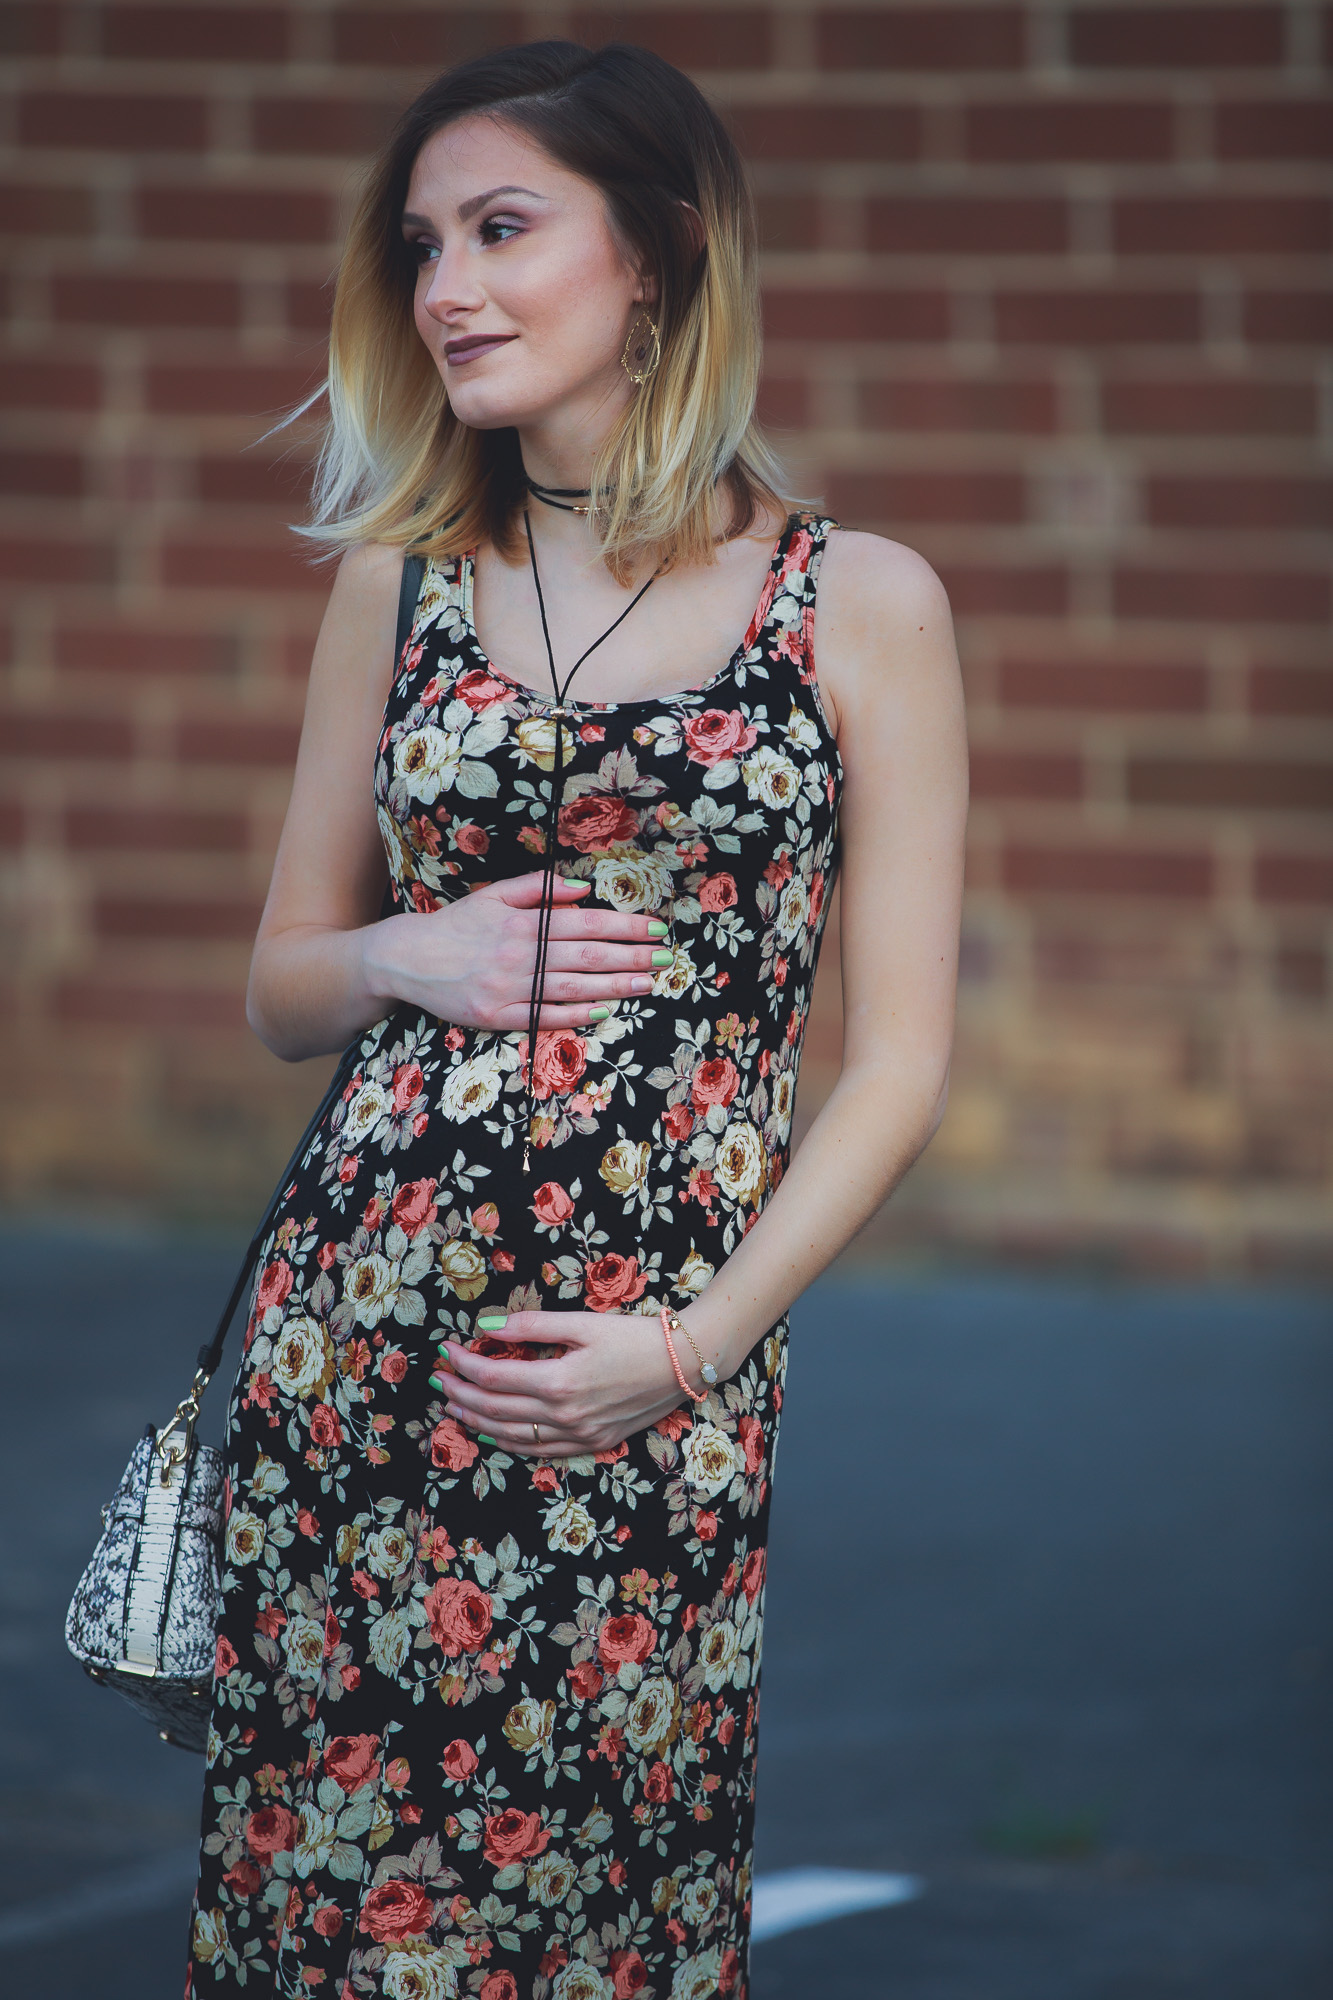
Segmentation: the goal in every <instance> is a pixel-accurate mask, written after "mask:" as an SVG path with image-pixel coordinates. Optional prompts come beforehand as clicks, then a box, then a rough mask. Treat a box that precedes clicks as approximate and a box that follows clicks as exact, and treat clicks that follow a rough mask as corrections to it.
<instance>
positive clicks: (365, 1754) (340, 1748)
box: [324, 1736, 380, 1793]
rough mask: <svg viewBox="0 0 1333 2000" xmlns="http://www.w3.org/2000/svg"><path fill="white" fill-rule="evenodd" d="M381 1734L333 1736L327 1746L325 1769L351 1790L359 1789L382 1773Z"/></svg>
mask: <svg viewBox="0 0 1333 2000" xmlns="http://www.w3.org/2000/svg"><path fill="white" fill-rule="evenodd" d="M379 1742H380V1739H379V1737H378V1736H331V1737H330V1738H329V1740H328V1742H327V1743H326V1744H325V1746H324V1769H325V1770H326V1771H327V1772H328V1774H329V1776H330V1777H331V1778H332V1779H333V1781H334V1783H335V1784H339V1785H341V1786H342V1788H343V1790H344V1791H345V1792H347V1793H351V1792H359V1791H360V1789H361V1787H362V1785H366V1784H369V1783H370V1781H371V1780H372V1779H373V1778H378V1776H379V1774H380V1765H379V1759H378V1757H377V1756H376V1755H375V1752H376V1751H377V1750H378V1748H379Z"/></svg>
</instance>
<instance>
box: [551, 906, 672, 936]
mask: <svg viewBox="0 0 1333 2000" xmlns="http://www.w3.org/2000/svg"><path fill="white" fill-rule="evenodd" d="M668 930H669V926H668V925H667V924H664V923H663V921H662V919H661V918H660V917H652V916H647V915H644V914H643V913H642V912H639V911H634V910H597V909H589V907H588V906H587V905H586V904H583V905H578V904H575V905H573V906H572V907H571V906H570V905H569V904H565V905H563V906H561V907H560V908H559V909H556V910H554V911H553V912H552V914H551V938H552V941H554V940H555V939H557V938H571V939H580V938H603V939H614V940H617V941H619V942H621V943H631V944H639V943H647V944H660V943H661V942H662V940H663V939H664V938H665V937H666V936H667V934H668Z"/></svg>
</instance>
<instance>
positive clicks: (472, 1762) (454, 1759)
mask: <svg viewBox="0 0 1333 2000" xmlns="http://www.w3.org/2000/svg"><path fill="white" fill-rule="evenodd" d="M440 1763H441V1765H442V1766H443V1769H444V1775H445V1777H446V1778H452V1779H453V1781H454V1783H455V1784H456V1785H461V1784H462V1783H463V1781H464V1779H466V1778H470V1777H471V1776H472V1773H473V1772H474V1771H475V1770H476V1768H477V1753H476V1751H475V1750H474V1749H473V1748H472V1745H471V1744H470V1743H468V1742H467V1741H466V1740H465V1739H464V1738H463V1737H461V1736H455V1738H454V1740H453V1742H452V1743H446V1744H445V1746H444V1755H443V1757H441V1759H440Z"/></svg>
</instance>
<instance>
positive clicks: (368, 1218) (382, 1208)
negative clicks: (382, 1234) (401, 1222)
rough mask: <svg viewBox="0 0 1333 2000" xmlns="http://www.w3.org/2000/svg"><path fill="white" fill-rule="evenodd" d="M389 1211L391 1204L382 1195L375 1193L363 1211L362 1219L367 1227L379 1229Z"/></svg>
mask: <svg viewBox="0 0 1333 2000" xmlns="http://www.w3.org/2000/svg"><path fill="white" fill-rule="evenodd" d="M388 1212H389V1204H388V1203H387V1202H386V1201H385V1200H384V1198H383V1196H382V1195H378V1194H373V1195H372V1196H371V1197H370V1200H369V1201H368V1202H367V1203H366V1205H365V1207H364V1208H363V1209H362V1211H361V1220H362V1222H364V1224H365V1226H366V1228H367V1229H378V1228H379V1226H380V1224H381V1222H383V1220H384V1218H385V1216H386V1215H387V1214H388Z"/></svg>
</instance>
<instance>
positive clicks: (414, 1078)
mask: <svg viewBox="0 0 1333 2000" xmlns="http://www.w3.org/2000/svg"><path fill="white" fill-rule="evenodd" d="M424 1082H425V1078H424V1077H423V1076H422V1074H421V1064H420V1063H414V1062H413V1063H400V1064H399V1065H398V1067H397V1069H396V1070H395V1071H394V1073H393V1108H394V1110H395V1111H398V1112H403V1111H406V1109H407V1107H408V1105H409V1104H411V1103H412V1102H413V1100H414V1099H415V1098H418V1097H420V1095H421V1086H422V1084H423V1083H424Z"/></svg>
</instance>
